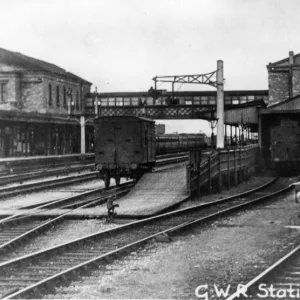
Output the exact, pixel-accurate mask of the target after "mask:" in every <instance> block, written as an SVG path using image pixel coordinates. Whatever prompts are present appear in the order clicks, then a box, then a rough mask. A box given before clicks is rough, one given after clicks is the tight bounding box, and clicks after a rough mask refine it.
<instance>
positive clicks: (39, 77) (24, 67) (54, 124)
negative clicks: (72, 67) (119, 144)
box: [0, 48, 93, 157]
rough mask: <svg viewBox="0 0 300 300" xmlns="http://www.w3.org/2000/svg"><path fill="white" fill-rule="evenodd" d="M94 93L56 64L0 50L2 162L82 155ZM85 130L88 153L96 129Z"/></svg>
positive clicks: (79, 79) (0, 149) (83, 82)
mask: <svg viewBox="0 0 300 300" xmlns="http://www.w3.org/2000/svg"><path fill="white" fill-rule="evenodd" d="M90 87H91V83H90V82H89V81H87V80H85V79H82V78H80V77H78V76H76V75H75V74H72V73H70V72H67V71H66V70H64V69H62V68H60V67H58V66H56V65H54V64H51V63H48V62H45V61H42V60H38V59H35V58H32V57H29V56H26V55H23V54H21V53H18V52H12V51H8V50H5V49H2V48H0V157H11V156H34V155H59V154H70V153H80V123H79V117H80V116H81V115H82V114H83V113H84V98H85V95H87V94H88V93H89V92H90ZM86 125H87V126H86V130H87V133H86V150H87V152H89V151H92V150H93V149H92V147H93V145H92V142H91V141H92V140H93V137H92V134H93V130H92V128H93V124H86ZM89 125H90V126H89Z"/></svg>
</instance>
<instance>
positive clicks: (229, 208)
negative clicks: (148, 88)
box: [0, 179, 291, 299]
mask: <svg viewBox="0 0 300 300" xmlns="http://www.w3.org/2000/svg"><path fill="white" fill-rule="evenodd" d="M290 187H291V186H290V185H287V184H286V181H285V180H284V179H279V180H277V181H276V180H273V181H272V182H269V183H268V184H265V185H264V186H261V187H260V188H257V189H253V190H251V191H248V192H246V193H242V194H239V195H235V196H232V197H228V198H225V199H221V200H216V201H213V202H209V203H205V204H202V205H198V206H194V207H190V208H185V209H181V210H177V211H173V212H169V213H165V214H162V215H159V216H155V217H151V218H147V219H143V220H140V221H134V222H131V223H128V224H125V225H122V226H118V227H116V228H114V229H110V230H106V231H102V232H97V233H94V234H91V235H88V236H85V237H83V238H80V239H76V240H73V241H70V242H67V243H63V244H60V245H57V246H55V247H51V248H48V249H43V250H41V251H37V252H35V253H31V254H29V255H25V256H23V257H17V258H13V259H10V258H9V256H7V257H4V258H3V259H6V261H5V262H2V263H0V270H1V273H2V276H0V289H2V294H1V297H2V298H3V297H7V298H8V299H11V298H24V297H34V296H36V295H38V293H39V292H41V293H44V292H45V291H43V289H46V290H47V289H50V290H51V289H52V288H53V287H54V286H55V285H56V284H57V283H60V284H61V283H66V282H69V281H71V280H72V279H73V278H76V276H78V275H79V274H82V273H88V272H89V271H90V270H92V269H94V268H103V267H104V268H105V265H106V264H109V262H110V261H111V260H113V259H114V258H116V257H118V256H119V255H122V254H124V253H127V252H128V251H132V249H135V248H137V247H141V246H142V245H143V244H145V243H147V242H148V241H150V240H151V239H153V238H155V237H156V236H159V235H162V234H168V235H172V234H176V233H178V232H180V231H182V230H186V229H188V228H190V227H192V226H195V225H198V224H201V223H203V222H207V221H212V220H214V219H215V218H216V217H219V216H224V215H226V214H228V213H232V212H234V211H237V210H241V209H244V208H247V207H250V206H251V205H254V204H259V203H262V201H264V200H267V199H271V198H272V197H275V196H276V195H278V194H279V193H282V192H284V191H287V190H288V189H289V188H290Z"/></svg>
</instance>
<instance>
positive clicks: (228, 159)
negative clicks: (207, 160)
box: [227, 150, 230, 189]
mask: <svg viewBox="0 0 300 300" xmlns="http://www.w3.org/2000/svg"><path fill="white" fill-rule="evenodd" d="M227 155H228V157H227V185H228V188H229V189H230V150H228V151H227Z"/></svg>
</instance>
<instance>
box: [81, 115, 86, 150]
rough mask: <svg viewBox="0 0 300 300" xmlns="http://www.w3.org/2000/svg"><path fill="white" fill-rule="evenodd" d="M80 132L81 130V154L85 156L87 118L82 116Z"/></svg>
mask: <svg viewBox="0 0 300 300" xmlns="http://www.w3.org/2000/svg"><path fill="white" fill-rule="evenodd" d="M80 130H81V135H80V136H81V143H80V144H81V152H80V153H81V154H85V117H84V116H80Z"/></svg>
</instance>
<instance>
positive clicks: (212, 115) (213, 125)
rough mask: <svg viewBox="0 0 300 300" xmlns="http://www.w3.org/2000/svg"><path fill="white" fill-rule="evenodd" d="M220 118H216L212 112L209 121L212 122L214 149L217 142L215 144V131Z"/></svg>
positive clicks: (212, 144)
mask: <svg viewBox="0 0 300 300" xmlns="http://www.w3.org/2000/svg"><path fill="white" fill-rule="evenodd" d="M218 120H219V119H218V118H215V116H214V112H213V111H211V115H210V120H209V122H210V127H211V146H212V148H214V146H215V145H214V144H215V142H214V139H215V138H214V129H215V128H216V126H217V124H218Z"/></svg>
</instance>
